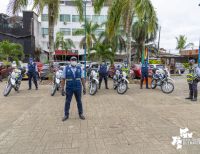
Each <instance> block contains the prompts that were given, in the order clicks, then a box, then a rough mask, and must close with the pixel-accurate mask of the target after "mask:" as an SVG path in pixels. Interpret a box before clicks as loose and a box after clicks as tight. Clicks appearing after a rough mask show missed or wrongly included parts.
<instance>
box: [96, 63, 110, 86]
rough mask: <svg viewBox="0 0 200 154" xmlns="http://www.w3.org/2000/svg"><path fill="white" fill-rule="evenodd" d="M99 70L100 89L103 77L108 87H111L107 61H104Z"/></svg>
mask: <svg viewBox="0 0 200 154" xmlns="http://www.w3.org/2000/svg"><path fill="white" fill-rule="evenodd" d="M98 72H99V89H101V83H102V80H103V79H104V81H105V87H106V89H109V88H108V67H107V65H106V62H105V61H103V62H102V64H101V65H100V66H99V69H98Z"/></svg>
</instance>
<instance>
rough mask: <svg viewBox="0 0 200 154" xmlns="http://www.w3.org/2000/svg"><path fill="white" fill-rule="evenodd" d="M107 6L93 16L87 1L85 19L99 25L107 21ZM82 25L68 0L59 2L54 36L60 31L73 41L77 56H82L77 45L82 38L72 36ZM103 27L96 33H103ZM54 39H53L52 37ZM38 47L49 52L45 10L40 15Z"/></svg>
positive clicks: (74, 7) (75, 10)
mask: <svg viewBox="0 0 200 154" xmlns="http://www.w3.org/2000/svg"><path fill="white" fill-rule="evenodd" d="M107 12H108V6H104V7H103V9H102V10H101V13H100V14H99V15H95V14H94V9H93V6H92V1H91V0H89V1H87V6H86V14H87V16H86V18H87V20H89V21H92V22H93V23H98V24H101V23H103V22H105V21H106V20H107ZM83 24H84V23H80V21H79V15H78V11H77V8H76V6H74V3H73V2H72V1H70V0H61V1H60V12H59V18H58V21H57V24H56V25H55V34H54V36H56V33H57V32H59V31H61V32H64V36H65V38H70V39H72V40H73V42H74V44H75V46H76V49H74V50H76V51H78V53H79V55H83V54H84V49H80V47H79V43H80V41H81V39H82V38H83V37H84V36H76V35H75V34H74V32H75V31H77V30H78V29H83ZM104 28H105V27H102V28H100V29H98V30H97V33H99V32H101V31H104ZM54 38H55V37H54ZM40 45H41V48H42V50H44V51H49V49H48V9H47V8H45V9H44V11H43V14H42V15H41V40H40Z"/></svg>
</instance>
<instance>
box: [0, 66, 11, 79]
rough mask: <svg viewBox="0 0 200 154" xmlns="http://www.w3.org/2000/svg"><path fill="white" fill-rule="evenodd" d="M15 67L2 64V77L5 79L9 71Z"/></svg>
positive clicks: (0, 68) (0, 67) (0, 69)
mask: <svg viewBox="0 0 200 154" xmlns="http://www.w3.org/2000/svg"><path fill="white" fill-rule="evenodd" d="M12 70H13V68H12V67H7V66H4V65H3V63H2V64H1V65H0V76H1V77H0V78H1V79H4V78H7V77H8V76H9V73H10V72H12Z"/></svg>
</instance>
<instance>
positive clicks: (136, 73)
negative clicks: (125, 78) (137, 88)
mask: <svg viewBox="0 0 200 154" xmlns="http://www.w3.org/2000/svg"><path fill="white" fill-rule="evenodd" d="M152 74H153V71H152V68H151V66H150V65H149V68H148V75H149V77H151V76H152ZM141 76H142V72H141V64H133V65H132V67H131V68H130V77H131V79H135V78H141Z"/></svg>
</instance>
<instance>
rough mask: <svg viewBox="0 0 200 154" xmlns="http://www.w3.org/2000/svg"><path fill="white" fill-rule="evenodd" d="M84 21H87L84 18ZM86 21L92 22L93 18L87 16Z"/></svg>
mask: <svg viewBox="0 0 200 154" xmlns="http://www.w3.org/2000/svg"><path fill="white" fill-rule="evenodd" d="M84 19H85V18H84ZM86 20H87V21H92V16H90V15H87V16H86Z"/></svg>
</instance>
